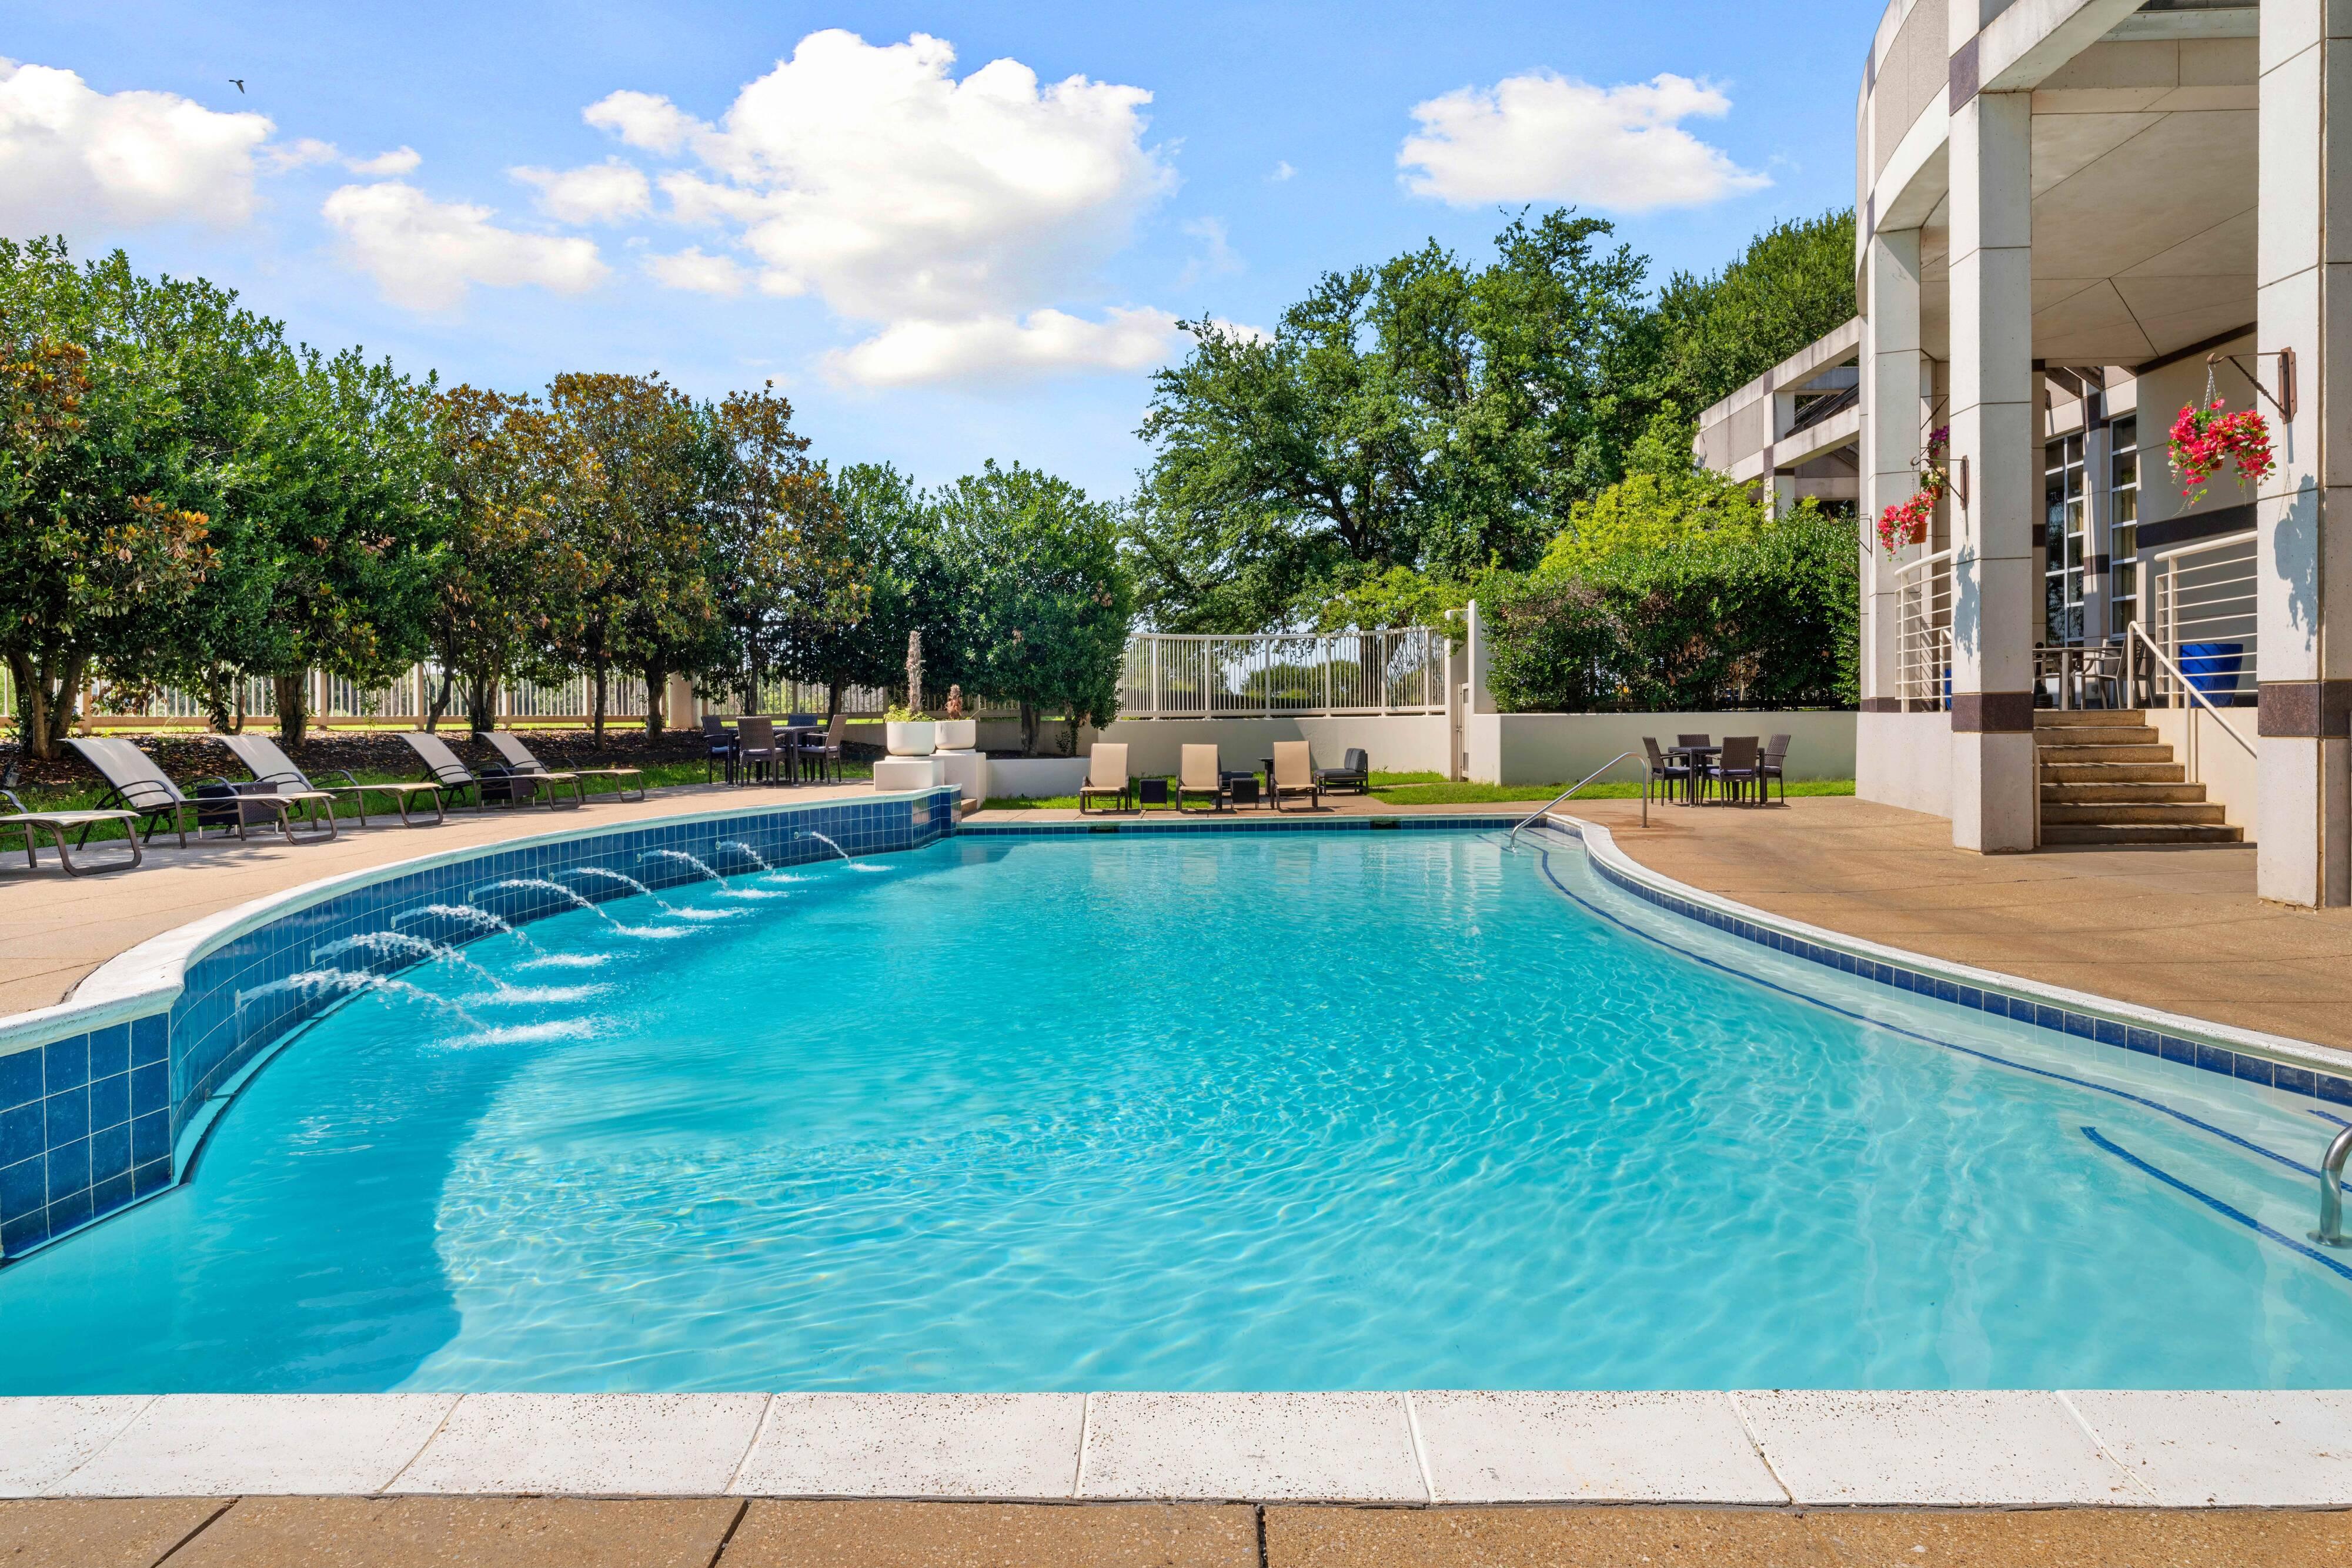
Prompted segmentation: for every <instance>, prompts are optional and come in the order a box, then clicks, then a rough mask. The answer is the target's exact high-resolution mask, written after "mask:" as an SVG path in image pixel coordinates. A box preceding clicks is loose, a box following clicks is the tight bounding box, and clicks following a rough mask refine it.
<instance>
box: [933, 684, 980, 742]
mask: <svg viewBox="0 0 2352 1568" xmlns="http://www.w3.org/2000/svg"><path fill="white" fill-rule="evenodd" d="M938 728H939V741H940V750H941V751H970V750H971V749H972V748H973V747H976V746H977V745H979V744H980V721H979V720H978V719H971V718H966V717H965V716H964V715H963V688H962V687H961V686H950V687H949V688H948V715H947V717H945V718H943V719H940V721H939V725H938Z"/></svg>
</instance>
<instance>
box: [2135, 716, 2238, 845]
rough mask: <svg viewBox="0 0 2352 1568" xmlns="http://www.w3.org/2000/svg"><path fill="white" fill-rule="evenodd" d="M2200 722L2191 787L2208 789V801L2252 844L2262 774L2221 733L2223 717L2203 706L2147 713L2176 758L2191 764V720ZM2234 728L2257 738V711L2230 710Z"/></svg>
mask: <svg viewBox="0 0 2352 1568" xmlns="http://www.w3.org/2000/svg"><path fill="white" fill-rule="evenodd" d="M2192 717H2193V718H2194V719H2195V720H2196V723H2197V765H2196V767H2195V768H2192V769H2191V770H2190V772H2189V782H2190V783H2192V784H2202V785H2204V786H2205V799H2207V800H2210V801H2212V802H2213V803H2214V804H2216V805H2218V806H2220V807H2221V810H2222V811H2223V812H2224V813H2225V814H2226V815H2227V816H2228V818H2229V820H2230V821H2231V823H2233V824H2234V825H2236V826H2238V827H2241V828H2243V829H2245V830H2246V836H2247V838H2248V839H2249V840H2252V837H2253V831H2254V801H2255V796H2256V792H2257V786H2258V785H2259V784H2260V783H2261V781H2262V770H2261V768H2258V767H2257V766H2256V765H2255V760H2254V758H2252V757H2250V756H2248V755H2247V753H2246V748H2245V747H2242V746H2240V745H2239V744H2238V743H2237V742H2236V741H2234V740H2232V739H2231V738H2230V737H2229V736H2227V735H2226V734H2224V733H2222V729H2221V716H2219V715H2217V714H2211V713H2208V712H2207V711H2206V710H2205V709H2203V708H2201V707H2200V708H2194V709H2182V708H2177V707H2155V708H2150V709H2148V710H2147V722H2148V723H2149V724H2151V725H2153V726H2154V727H2156V737H2157V738H2158V740H2161V741H2162V742H2164V743H2165V744H2166V745H2167V746H2169V747H2172V759H2173V760H2174V761H2175V762H2179V763H2183V764H2186V763H2187V762H2188V761H2189V720H2190V719H2191V718H2192ZM2230 724H2231V727H2232V728H2234V729H2235V730H2236V731H2237V733H2238V734H2240V735H2242V736H2244V737H2246V738H2247V739H2248V740H2252V739H2253V738H2254V710H2253V709H2252V708H2236V709H2232V710H2231V714H2230Z"/></svg>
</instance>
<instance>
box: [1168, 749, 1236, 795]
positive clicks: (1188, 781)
mask: <svg viewBox="0 0 2352 1568" xmlns="http://www.w3.org/2000/svg"><path fill="white" fill-rule="evenodd" d="M1187 795H1206V796H1207V797H1208V798H1209V809H1210V810H1213V811H1222V810H1224V809H1225V776H1224V773H1223V770H1222V769H1220V768H1218V767H1217V748H1216V747H1213V746H1187V747H1184V750H1183V754H1182V757H1181V767H1180V768H1179V769H1178V772H1177V775H1176V809H1177V810H1179V811H1181V810H1183V809H1184V797H1185V796H1187Z"/></svg>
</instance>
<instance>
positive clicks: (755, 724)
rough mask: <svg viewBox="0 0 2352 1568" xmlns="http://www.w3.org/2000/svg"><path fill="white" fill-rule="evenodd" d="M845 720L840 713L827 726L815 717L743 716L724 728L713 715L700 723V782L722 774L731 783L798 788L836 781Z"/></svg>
mask: <svg viewBox="0 0 2352 1568" xmlns="http://www.w3.org/2000/svg"><path fill="white" fill-rule="evenodd" d="M848 727H849V721H848V720H847V719H845V718H844V717H843V716H841V715H840V714H835V715H834V716H833V722H832V723H831V724H827V723H825V722H824V721H823V720H821V719H819V718H818V717H817V716H815V715H814V714H807V713H796V714H791V715H788V716H785V717H782V718H778V717H776V716H773V715H772V714H745V715H743V716H741V717H740V718H738V719H736V720H735V721H734V722H733V723H731V724H730V723H729V722H728V721H727V720H726V719H724V718H722V717H720V716H719V715H717V714H706V715H704V716H703V720H702V745H703V769H702V773H703V779H704V780H705V781H706V782H708V781H709V780H710V779H714V778H716V777H717V776H719V774H720V773H722V772H723V773H724V774H725V776H726V779H727V782H729V783H730V784H750V783H753V782H759V783H763V784H799V783H801V782H803V781H804V780H809V781H814V782H817V783H824V782H825V781H827V780H828V779H830V780H831V781H832V782H834V783H839V782H840V781H841V750H842V741H843V738H844V737H845V734H846V733H847V730H848Z"/></svg>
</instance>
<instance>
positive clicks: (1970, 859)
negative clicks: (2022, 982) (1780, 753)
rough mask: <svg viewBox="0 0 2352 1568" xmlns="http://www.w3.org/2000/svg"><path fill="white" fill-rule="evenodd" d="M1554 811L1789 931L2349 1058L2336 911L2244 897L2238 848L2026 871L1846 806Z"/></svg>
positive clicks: (2011, 858) (2103, 855) (2049, 852)
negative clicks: (1782, 918)
mask: <svg viewBox="0 0 2352 1568" xmlns="http://www.w3.org/2000/svg"><path fill="white" fill-rule="evenodd" d="M1569 810H1572V811H1573V812H1574V813H1575V814H1576V815H1577V816H1579V817H1582V818H1586V819H1588V820H1590V821H1596V822H1599V823H1601V825H1602V826H1604V827H1606V828H1608V829H1609V831H1610V832H1611V833H1612V835H1613V836H1614V837H1615V839H1616V841H1617V847H1618V848H1619V849H1621V850H1622V851H1624V852H1626V853H1627V854H1629V855H1631V856H1632V857H1633V859H1635V860H1637V861H1639V862H1642V863H1643V865H1645V866H1648V867H1649V868H1650V869H1652V870H1654V871H1657V872H1660V873H1664V874H1665V875H1667V876H1670V877H1673V878H1674V879H1675V881H1677V882H1683V883H1689V884H1690V885H1692V886H1694V887H1697V888H1701V889H1704V890H1705V891H1706V892H1709V893H1715V894H1721V895H1723V896H1724V897H1726V898H1731V899H1736V900H1738V902H1740V903H1742V904H1752V905H1754V906H1755V907H1757V908H1759V909H1763V910H1767V911H1769V912H1770V913H1772V914H1775V915H1786V916H1788V917H1790V919H1793V920H1801V921H1804V922H1807V923H1808V924H1810V925H1820V926H1824V927H1827V928H1828V929H1830V930H1832V931H1839V932H1843V933H1845V934H1846V935H1848V936H1861V937H1864V938H1866V939H1868V940H1870V941H1874V942H1882V943H1885V944H1887V945H1888V946H1895V947H1904V948H1908V949H1909V950H1911V951H1912V952H1915V953H1925V954H1927V955H1929V956H1933V957H1938V958H1947V959H1950V960H1952V961H1953V962H1955V963H1961V964H1970V965H1974V966H1976V967H1979V968H1985V969H1994V970H1999V971H2000V972H2001V973H2003V974H2009V975H2016V976H2019V977H2022V978H2025V979H2029V980H2040V981H2042V982H2044V983H2046V984H2050V985H2056V986H2064V987H2067V988H2072V989H2074V990H2080V991H2088V992H2091V993H2093V994H2094V995H2098V996H2106V997H2114V998H2118V999H2120V1000H2123V1001H2127V1002H2136V1003H2138V1004H2139V1005H2141V1006H2143V1007H2149V1008H2158V1009H2163V1010H2165V1011H2167V1012H2176V1013H2185V1014H2187V1015H2188V1016H2189V1017H2191V1018H2199V1019H2210V1020H2211V1021H2213V1022H2215V1023H2222V1024H2231V1025H2234V1026H2236V1027H2238V1028H2241V1029H2249V1030H2262V1031H2263V1032H2265V1033H2271V1034H2281V1035H2285V1036H2287V1037H2289V1038H2290V1039H2294V1040H2310V1041H2313V1042H2314V1043H2315V1044H2319V1045H2330V1046H2337V1047H2342V1048H2352V909H2301V908H2295V907H2292V906H2290V905H2286V904H2271V903H2266V902H2264V901H2263V899H2262V898H2260V897H2258V896H2256V894H2255V893H2254V855H2255V850H2254V847H2253V846H2252V845H2251V844H2215V845H2203V844H2193V845H2192V844H2182V845H2164V846H2158V847H2152V848H2147V849H2133V848H2127V847H2122V846H2113V845H2083V846H2075V847H2068V848H2053V849H2044V850H2042V851H2041V852H2037V853H2034V854H2021V855H1979V854H1972V853H1969V852H1966V851H1963V850H1956V849H1954V848H1952V838H1951V831H1952V830H1951V824H1950V823H1949V822H1948V821H1944V820H1943V819H1942V818H1940V817H1930V816H1927V815H1924V814H1922V813H1920V812H1917V811H1906V810H1901V809H1899V808H1897V807H1893V806H1881V805H1877V804H1874V803H1873V802H1871V801H1867V800H1853V799H1851V798H1839V797H1823V798H1809V799H1800V800H1790V801H1789V802H1788V803H1787V805H1786V806H1780V805H1777V804H1776V805H1774V806H1772V807H1770V808H1769V809H1765V810H1752V809H1747V810H1743V809H1740V808H1736V807H1712V806H1710V807H1699V808H1687V807H1678V806H1668V807H1663V808H1662V807H1658V806H1655V805H1653V806H1652V808H1651V810H1650V826H1649V827H1647V828H1643V827H1642V826H1641V825H1640V804H1639V802H1637V801H1629V800H1600V801H1591V802H1582V803H1578V804H1575V805H1573V806H1571V807H1570V808H1569Z"/></svg>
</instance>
